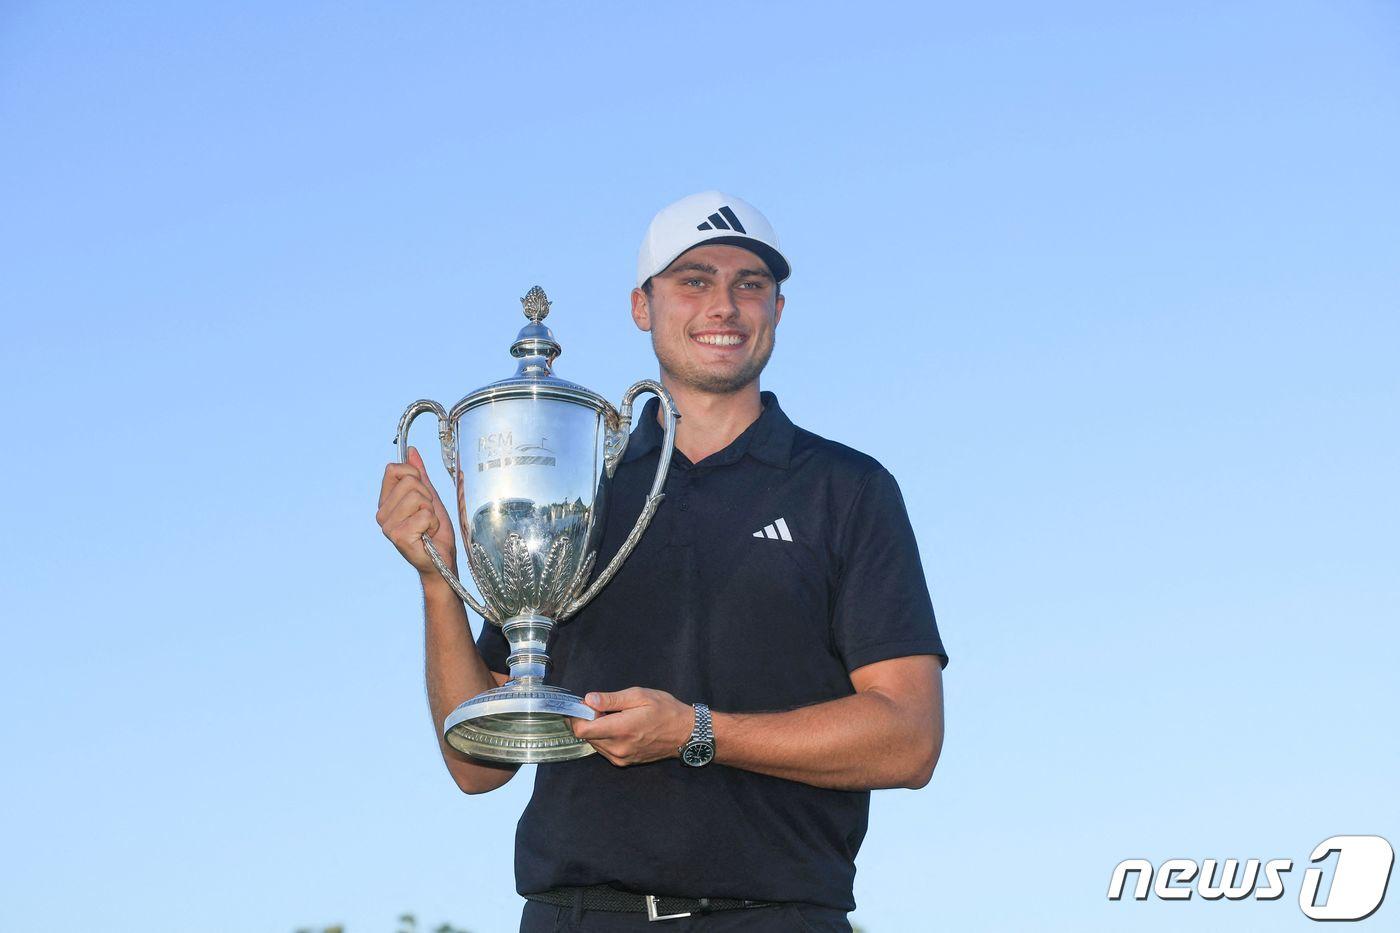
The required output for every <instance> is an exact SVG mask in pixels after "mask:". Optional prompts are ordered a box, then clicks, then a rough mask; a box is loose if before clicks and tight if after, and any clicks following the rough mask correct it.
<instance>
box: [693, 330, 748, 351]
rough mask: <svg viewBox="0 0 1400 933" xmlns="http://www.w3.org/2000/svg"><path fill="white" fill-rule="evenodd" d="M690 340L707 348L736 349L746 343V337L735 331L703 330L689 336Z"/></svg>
mask: <svg viewBox="0 0 1400 933" xmlns="http://www.w3.org/2000/svg"><path fill="white" fill-rule="evenodd" d="M690 339H691V340H694V341H695V342H696V343H700V344H704V345H705V346H707V347H737V346H741V345H743V344H745V343H747V342H748V339H749V337H748V335H747V334H743V333H740V332H739V331H736V330H704V331H700V332H699V333H695V334H691V335H690Z"/></svg>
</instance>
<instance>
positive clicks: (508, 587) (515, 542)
mask: <svg viewBox="0 0 1400 933" xmlns="http://www.w3.org/2000/svg"><path fill="white" fill-rule="evenodd" d="M501 577H502V582H503V583H504V584H505V588H504V591H503V593H502V595H503V596H504V598H505V603H506V605H508V606H510V607H511V609H513V610H514V611H515V612H521V611H524V610H525V609H527V608H529V607H527V606H526V603H528V602H529V601H530V598H531V596H532V595H533V594H534V589H535V587H534V583H535V559H534V557H533V556H531V554H530V547H529V545H527V544H526V543H525V539H524V538H522V537H520V535H518V534H516V533H515V532H511V533H510V537H509V538H507V539H506V546H505V553H504V554H502V555H501Z"/></svg>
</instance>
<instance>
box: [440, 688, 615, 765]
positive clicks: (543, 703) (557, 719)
mask: <svg viewBox="0 0 1400 933" xmlns="http://www.w3.org/2000/svg"><path fill="white" fill-rule="evenodd" d="M569 717H574V718H577V719H592V718H594V712H593V710H592V709H591V708H590V707H588V706H587V705H585V704H584V702H583V701H582V700H580V699H579V698H578V697H576V696H574V695H573V694H572V693H569V692H568V691H567V690H561V689H559V688H558V687H549V686H546V685H544V684H540V683H525V682H523V681H519V680H509V681H506V682H505V683H504V684H502V685H501V686H499V687H496V688H494V689H492V690H487V691H486V692H485V693H481V694H478V695H476V696H474V697H472V698H471V699H470V700H468V701H466V702H465V703H463V704H462V705H461V706H459V707H457V708H456V709H455V710H453V711H452V715H450V716H448V717H447V721H446V722H444V723H443V737H444V738H445V739H446V741H447V744H448V745H451V746H452V747H453V748H455V749H457V751H459V752H461V753H462V754H464V755H470V756H471V757H473V758H480V759H483V760H485V761H500V762H506V763H509V764H537V763H540V762H548V761H569V760H571V759H574V758H583V757H585V756H587V755H592V754H593V753H594V748H593V746H592V745H589V744H588V743H587V742H585V741H584V740H583V739H579V738H575V737H574V734H573V732H572V731H571V730H570V729H569V722H568V719H569Z"/></svg>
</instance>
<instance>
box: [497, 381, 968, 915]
mask: <svg viewBox="0 0 1400 933" xmlns="http://www.w3.org/2000/svg"><path fill="white" fill-rule="evenodd" d="M762 399H763V403H764V408H763V413H762V414H761V415H760V416H759V417H758V418H757V419H756V420H755V421H754V423H753V424H751V425H750V426H749V427H748V428H747V429H746V430H745V431H744V432H743V433H741V434H740V435H739V436H738V437H737V438H735V439H734V441H733V442H732V443H731V444H730V445H729V446H728V447H726V448H724V449H723V450H721V451H718V452H716V453H714V454H712V455H710V456H709V457H706V458H705V459H703V460H701V461H700V462H699V463H691V462H690V460H689V459H687V458H686V457H685V455H684V454H682V453H681V452H680V451H675V452H674V454H673V456H672V462H671V466H670V470H669V473H668V475H667V479H666V484H665V488H664V491H665V494H666V498H665V499H664V500H663V501H662V503H661V505H660V507H659V508H658V509H657V512H656V515H655V516H654V518H653V520H652V523H651V525H650V527H648V529H647V530H646V532H645V533H644V534H643V535H642V538H641V540H640V542H639V543H638V545H637V548H636V550H634V551H633V552H632V554H631V556H630V557H629V558H628V559H627V560H626V562H625V563H624V564H623V565H622V568H621V570H619V572H618V574H617V576H616V577H614V578H613V580H612V581H611V582H610V583H609V584H608V585H607V586H606V587H604V588H603V590H602V591H601V592H600V593H599V594H598V596H597V597H596V598H595V599H594V600H593V602H592V603H590V604H589V605H588V606H587V607H585V608H584V609H583V610H582V611H580V612H579V614H578V615H577V616H576V617H575V618H573V619H571V620H570V621H568V622H566V623H565V624H563V625H562V626H560V627H559V628H558V629H556V630H555V633H554V637H553V639H552V641H551V644H550V659H551V671H550V674H549V676H548V678H547V679H548V681H549V682H550V683H553V684H557V685H559V686H561V687H564V688H565V689H568V690H571V691H573V692H574V693H576V694H578V695H579V696H582V695H584V694H585V693H587V692H589V691H595V690H597V691H614V690H622V689H624V688H626V687H632V686H640V687H653V688H656V689H660V690H665V691H667V692H669V693H671V694H673V695H674V696H676V697H677V698H678V699H680V700H682V701H683V702H686V703H691V702H697V701H702V702H705V703H708V704H709V705H710V707H711V708H712V709H714V710H716V711H719V712H758V711H773V710H786V709H794V708H796V707H799V706H806V705H810V704H813V703H820V702H823V701H826V700H832V699H836V698H839V697H843V696H848V695H850V694H852V693H854V687H853V686H852V684H851V679H850V672H851V671H854V670H855V669H856V668H859V667H863V666H865V665H867V664H873V663H875V662H877V661H883V660H887V659H889V658H895V657H903V656H906V655H915V654H932V655H937V656H939V659H940V662H941V663H942V664H943V665H946V664H947V654H946V652H945V651H944V649H943V643H942V641H941V639H940V637H939V633H938V626H937V623H936V621H935V619H934V614H933V607H932V604H931V602H930V599H929V595H928V588H927V586H926V584H925V581H924V574H923V569H922V565H921V563H920V561H919V554H918V547H917V545H916V543H915V540H914V533H913V530H912V528H911V527H910V524H909V519H908V515H907V513H906V511H905V507H904V501H903V499H902V498H901V496H900V494H899V488H898V486H897V485H896V484H895V481H894V478H893V477H892V476H891V475H890V474H889V472H888V471H887V470H885V469H884V467H882V466H881V465H880V464H879V463H878V462H876V461H875V460H874V459H872V458H871V457H869V456H866V455H865V454H862V453H860V452H858V451H855V450H852V449H851V448H849V447H845V446H843V445H841V444H837V443H835V442H832V441H828V440H826V439H824V438H821V437H818V436H817V435H815V434H812V433H811V432H809V431H805V430H803V429H801V428H798V427H796V426H795V425H794V424H793V423H792V422H791V421H790V420H789V419H788V417H787V416H786V415H785V414H784V413H783V410H782V408H781V407H779V405H778V400H777V398H776V397H775V396H774V395H773V394H772V393H770V392H764V393H763V394H762ZM658 407H659V406H658V403H657V402H656V400H655V399H653V400H652V401H650V402H649V403H648V404H647V406H646V407H645V409H644V410H643V412H642V415H641V417H640V419H639V424H638V426H637V428H636V430H635V431H633V433H632V436H631V438H630V440H629V442H628V446H627V450H626V452H625V453H624V455H623V458H622V462H621V463H620V464H619V466H618V469H617V473H616V476H615V477H614V480H613V483H612V486H611V487H610V489H609V490H608V496H609V498H608V501H607V502H606V503H605V506H604V522H605V524H604V528H603V537H602V545H601V547H600V549H599V554H598V559H597V564H596V566H598V567H602V566H605V565H606V563H607V561H608V560H609V559H611V557H612V555H613V554H615V553H616V552H617V549H618V548H619V547H620V545H621V543H622V541H623V539H624V538H625V537H626V536H627V534H628V532H629V531H630V530H631V528H632V525H633V523H634V522H635V520H636V517H637V515H638V514H639V513H640V512H641V508H642V504H643V502H644V501H645V498H646V493H647V491H648V490H649V489H650V487H651V483H652V478H653V475H654V473H655V471H656V466H657V459H658V455H659V448H660V446H661V440H662V432H661V427H660V425H659V424H658V422H657V419H656V413H657V410H658ZM477 644H478V646H479V648H480V649H481V652H482V656H483V658H484V659H485V660H486V663H487V665H488V666H489V667H490V668H491V669H492V670H495V671H505V670H506V669H507V667H506V661H505V659H506V655H507V653H508V649H507V646H506V642H505V639H504V638H503V637H502V636H501V633H500V630H499V629H497V628H496V627H495V626H490V625H487V626H484V631H483V632H482V635H481V637H480V638H479V639H478V640H477ZM720 741H723V739H722V737H721V738H720ZM869 806H870V795H869V792H866V791H838V790H828V789H825V788H819V787H813V786H811V785H808V784H802V783H799V782H795V781H787V780H783V779H780V778H773V777H768V776H766V775H761V774H757V773H754V772H751V771H743V770H740V769H737V768H729V767H726V766H724V765H722V764H718V763H716V764H711V765H708V766H706V767H703V768H688V767H686V766H685V765H683V764H681V763H680V761H679V760H676V759H667V760H662V761H657V762H652V763H650V764H646V765H635V766H632V767H627V768H619V767H617V766H614V765H612V764H611V763H609V762H608V761H607V760H606V759H605V758H603V757H602V756H601V755H594V756H590V757H588V758H584V759H580V760H577V761H571V762H562V763H556V764H547V765H542V766H540V767H539V768H538V769H537V770H536V776H535V791H534V795H533V797H532V798H531V800H530V803H529V805H528V806H527V807H526V810H525V813H524V815H523V816H522V817H521V820H520V824H519V827H518V831H517V836H516V885H517V889H518V890H519V891H520V893H522V894H525V893H532V892H538V891H545V890H549V889H551V888H555V887H559V886H564V885H592V884H614V885H618V886H620V887H623V888H626V889H628V890H632V891H636V892H639V893H649V894H671V895H678V896H685V897H736V898H748V899H751V900H767V901H797V902H805V903H810V904H819V905H823V906H827V907H835V908H842V909H846V910H850V909H853V908H854V906H855V902H854V899H853V897H852V891H851V889H852V882H853V880H854V876H855V856H856V852H857V851H858V850H859V848H860V843H861V840H862V839H863V838H864V836H865V830H866V823H867V818H868V814H869Z"/></svg>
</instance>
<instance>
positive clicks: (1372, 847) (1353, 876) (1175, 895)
mask: <svg viewBox="0 0 1400 933" xmlns="http://www.w3.org/2000/svg"><path fill="white" fill-rule="evenodd" d="M1333 853H1336V856H1337V858H1336V861H1335V863H1333V864H1332V866H1331V871H1330V874H1329V873H1328V871H1327V869H1326V868H1309V869H1308V870H1307V872H1305V873H1304V875H1303V884H1302V887H1301V888H1300V889H1299V891H1298V907H1299V908H1300V909H1301V910H1302V911H1303V914H1304V915H1305V916H1306V917H1308V918H1309V919H1311V920H1353V921H1354V920H1365V919H1366V918H1367V917H1369V916H1371V915H1372V914H1374V913H1375V912H1376V911H1377V910H1378V909H1380V906H1381V901H1383V900H1385V891H1386V887H1387V886H1388V885H1389V884H1390V870H1391V867H1392V866H1393V865H1394V864H1395V850H1394V849H1392V848H1391V847H1390V843H1389V842H1387V841H1386V839H1385V838H1384V837H1382V836H1332V837H1330V838H1327V839H1324V840H1322V841H1321V842H1319V843H1318V844H1317V845H1316V846H1315V847H1314V848H1313V850H1312V854H1311V855H1310V856H1308V858H1309V860H1310V861H1312V862H1316V863H1322V862H1326V861H1328V860H1329V859H1330V858H1331V857H1332V854H1333ZM1259 867H1260V860H1259V859H1257V858H1252V859H1246V860H1245V865H1244V872H1243V874H1241V873H1240V871H1239V869H1240V860H1239V859H1233V858H1231V859H1225V861H1224V864H1223V865H1222V864H1220V863H1219V862H1217V861H1216V860H1215V859H1204V860H1203V861H1201V862H1199V863H1198V862H1197V861H1196V860H1194V859H1188V858H1171V859H1167V860H1166V861H1164V862H1162V864H1161V865H1159V866H1157V867H1156V868H1155V869H1154V868H1153V867H1152V863H1151V862H1149V861H1148V860H1147V859H1140V858H1129V859H1124V860H1123V861H1121V862H1119V863H1118V864H1117V866H1115V867H1114V869H1113V876H1112V877H1111V878H1110V880H1109V882H1108V899H1109V900H1110V901H1118V900H1122V899H1123V890H1124V888H1125V887H1126V886H1127V882H1128V876H1129V875H1130V874H1132V873H1134V872H1136V873H1137V875H1136V885H1135V887H1134V888H1133V899H1134V900H1139V901H1145V900H1147V897H1148V889H1149V888H1150V889H1151V893H1152V894H1154V895H1156V896H1157V897H1158V898H1160V899H1161V900H1164V901H1189V900H1190V899H1191V895H1192V894H1199V895H1200V896H1201V899H1202V900H1206V901H1218V900H1222V899H1224V900H1231V901H1239V900H1244V899H1245V898H1248V897H1250V895H1253V897H1254V899H1255V900H1256V901H1275V900H1278V899H1279V898H1281V897H1283V895H1284V879H1283V876H1284V875H1285V874H1286V873H1288V872H1290V871H1292V870H1293V860H1292V859H1270V860H1269V861H1268V862H1267V863H1265V864H1264V866H1263V867H1264V879H1263V884H1262V886H1261V885H1260V883H1259V882H1260V878H1259ZM1217 869H1219V872H1218V874H1217ZM1154 874H1155V876H1156V879H1155V881H1154V879H1153V876H1154ZM1237 878H1238V881H1237ZM1192 879H1196V883H1195V885H1194V887H1193V886H1192V885H1191V881H1192ZM1324 881H1326V882H1328V883H1327V884H1326V885H1325V886H1324V883H1323V882H1324Z"/></svg>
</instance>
